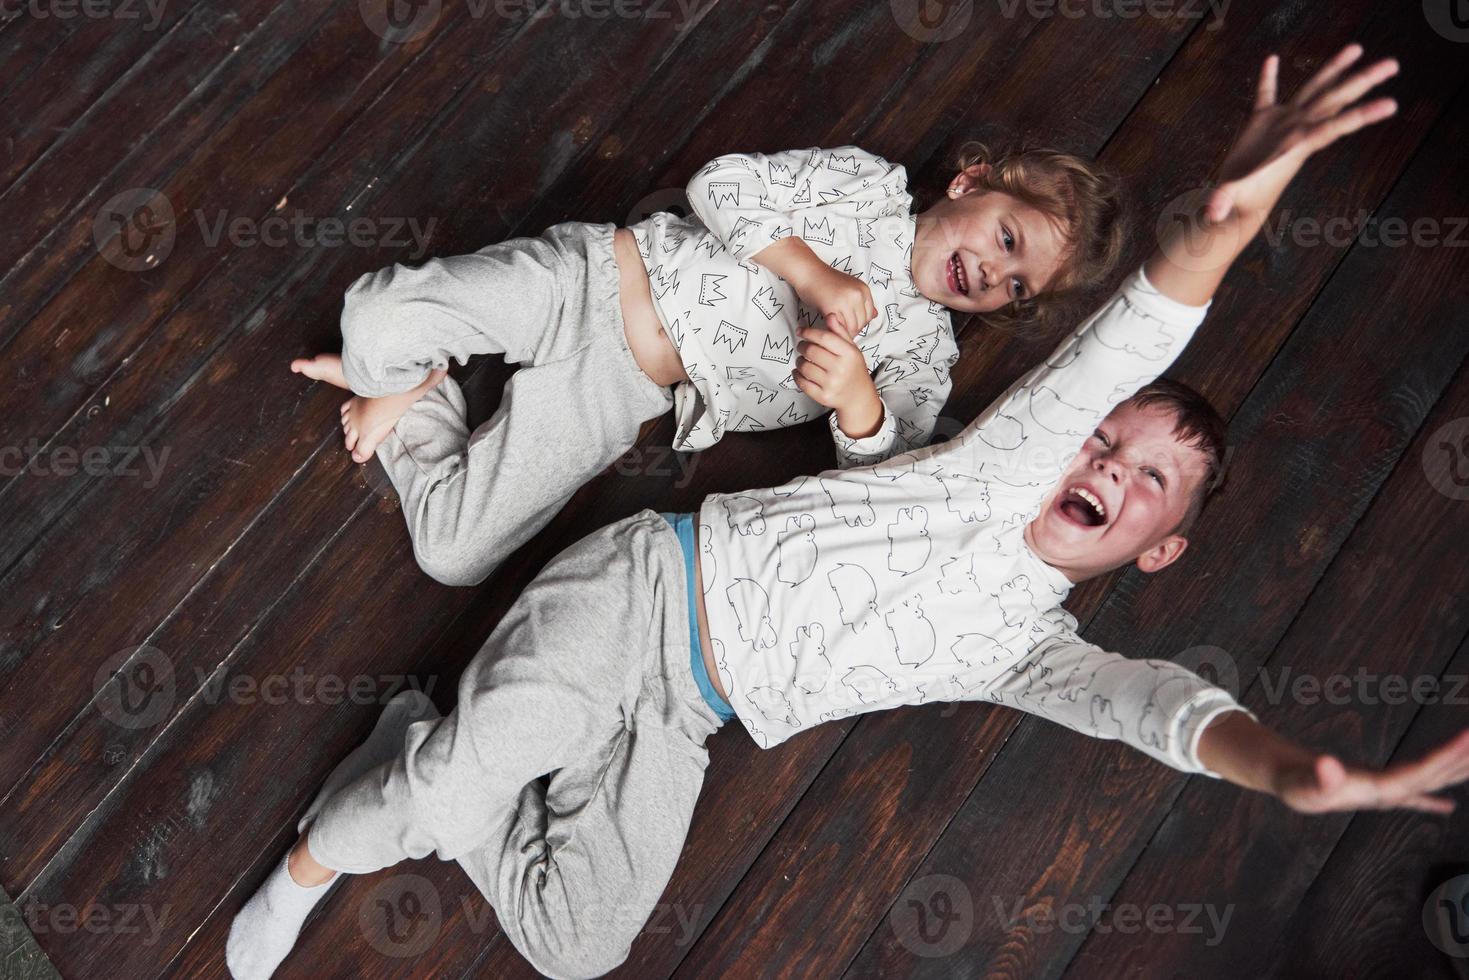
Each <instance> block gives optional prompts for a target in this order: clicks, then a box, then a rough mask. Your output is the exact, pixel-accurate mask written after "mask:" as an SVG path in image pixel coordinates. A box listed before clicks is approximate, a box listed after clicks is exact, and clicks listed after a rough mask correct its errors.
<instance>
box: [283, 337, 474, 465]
mask: <svg viewBox="0 0 1469 980" xmlns="http://www.w3.org/2000/svg"><path fill="white" fill-rule="evenodd" d="M339 363H340V362H339ZM303 373H305V372H303ZM448 373H449V372H448V371H445V370H444V369H442V368H440V369H439V370H437V371H434V372H433V373H432V374H430V375H429V376H428V377H427V378H425V379H424V380H423V383H422V384H420V385H419V386H418V387H417V388H414V389H413V390H411V391H404V392H400V393H399V394H396V395H384V396H383V397H382V398H364V397H362V396H361V395H357V396H356V397H353V398H349V399H347V400H346V401H344V402H342V431H343V432H344V433H345V434H346V437H347V449H348V450H350V451H351V453H352V458H353V459H354V460H356V461H357V462H359V463H365V462H367V461H368V460H369V459H371V458H372V454H373V453H374V452H376V451H377V446H378V443H380V442H382V441H383V440H384V439H386V438H387V437H388V433H389V432H392V431H393V426H395V425H397V424H398V419H400V418H402V417H403V413H404V412H406V411H408V409H409V407H410V406H412V405H413V403H414V402H416V401H418V400H419V399H420V398H422V397H423V396H424V395H426V394H428V392H429V389H431V388H432V387H434V385H436V384H438V383H439V382H440V381H443V380H444V378H445V376H446V375H448ZM322 380H323V381H325V380H328V379H327V378H322Z"/></svg>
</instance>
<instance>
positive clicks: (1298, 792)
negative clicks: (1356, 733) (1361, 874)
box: [1199, 711, 1469, 815]
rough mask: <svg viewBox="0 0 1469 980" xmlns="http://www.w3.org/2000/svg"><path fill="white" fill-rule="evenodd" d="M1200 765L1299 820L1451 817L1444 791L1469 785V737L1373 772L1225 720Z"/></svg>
mask: <svg viewBox="0 0 1469 980" xmlns="http://www.w3.org/2000/svg"><path fill="white" fill-rule="evenodd" d="M1199 758H1200V760H1202V761H1203V762H1204V763H1205V764H1206V765H1208V766H1209V767H1210V768H1211V769H1214V770H1215V771H1216V772H1218V773H1220V774H1221V775H1222V776H1224V777H1225V778H1226V779H1228V780H1230V781H1231V782H1233V783H1235V784H1237V785H1240V786H1244V787H1246V788H1249V789H1257V790H1260V791H1261V792H1265V793H1269V794H1271V795H1272V796H1274V797H1276V798H1277V799H1279V800H1280V801H1281V802H1282V803H1284V804H1285V805H1286V806H1288V807H1290V808H1291V809H1292V810H1295V811H1296V812H1298V813H1334V812H1339V811H1345V810H1392V809H1405V810H1421V811H1423V812H1425V813H1436V814H1440V815H1446V814H1449V813H1452V812H1454V801H1453V800H1452V799H1450V798H1449V797H1446V796H1441V795H1437V794H1438V791H1439V790H1442V789H1445V788H1447V787H1450V786H1454V785H1456V784H1458V783H1462V782H1463V781H1464V780H1465V779H1469V729H1465V730H1463V731H1461V732H1459V734H1458V735H1456V736H1454V737H1453V738H1451V739H1449V740H1448V741H1447V742H1445V743H1444V744H1443V745H1440V746H1439V747H1438V748H1436V749H1434V750H1433V751H1432V752H1429V753H1428V754H1427V755H1425V756H1423V757H1422V758H1420V759H1417V760H1415V761H1413V762H1403V763H1399V764H1397V765H1393V766H1388V767H1387V768H1386V769H1382V770H1375V769H1367V768H1363V767H1359V766H1348V765H1345V764H1343V763H1342V762H1341V760H1340V759H1338V758H1337V757H1336V756H1334V755H1330V754H1328V753H1323V752H1316V751H1313V750H1311V749H1308V748H1305V747H1304V746H1301V745H1298V744H1296V743H1295V742H1293V741H1292V740H1291V739H1289V738H1287V737H1285V736H1284V735H1280V734H1278V733H1277V732H1275V731H1272V730H1271V729H1270V728H1268V727H1266V726H1264V725H1262V724H1260V723H1259V722H1257V721H1255V720H1254V719H1252V718H1250V717H1249V716H1248V715H1246V714H1245V713H1244V712H1240V711H1234V712H1227V713H1225V714H1223V715H1221V716H1220V717H1219V718H1218V719H1216V720H1215V721H1214V722H1213V723H1211V724H1210V725H1209V727H1208V728H1205V729H1204V733H1203V735H1201V736H1200V738H1199Z"/></svg>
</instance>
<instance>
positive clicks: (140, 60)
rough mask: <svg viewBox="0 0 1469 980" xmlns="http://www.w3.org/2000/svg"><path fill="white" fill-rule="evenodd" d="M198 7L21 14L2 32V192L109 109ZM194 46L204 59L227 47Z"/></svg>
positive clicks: (54, 187) (52, 186) (55, 190)
mask: <svg viewBox="0 0 1469 980" xmlns="http://www.w3.org/2000/svg"><path fill="white" fill-rule="evenodd" d="M57 9H63V8H57ZM199 9H200V8H199V3H198V2H197V0H195V2H194V3H178V4H173V3H165V4H156V5H155V7H154V10H153V11H150V10H149V9H148V8H147V6H146V5H144V4H141V3H139V4H136V5H134V4H127V5H123V4H117V5H114V6H113V7H112V8H111V10H112V12H113V16H110V17H88V16H82V15H79V12H78V14H74V15H73V16H69V17H64V18H61V19H58V18H56V17H54V16H50V17H47V18H46V19H45V20H43V21H36V20H35V18H34V17H33V16H31V15H29V14H27V13H22V14H20V15H19V16H18V17H17V18H16V19H17V20H18V21H22V22H24V26H22V24H17V25H16V26H17V27H18V28H21V29H19V30H14V31H7V32H5V33H4V34H0V132H3V133H5V134H6V146H5V150H6V152H5V156H4V158H3V160H0V193H3V192H4V191H5V190H8V189H9V188H10V186H11V185H12V183H13V182H14V181H15V179H16V178H17V177H18V176H19V175H20V174H21V173H23V172H24V171H25V170H26V169H27V168H29V167H30V166H32V165H33V164H35V162H36V161H37V160H38V159H40V158H42V157H43V156H44V155H45V154H46V153H47V152H48V151H49V150H50V149H51V148H53V147H54V146H56V145H57V143H58V142H61V141H64V140H65V139H66V138H67V131H68V130H69V129H71V128H72V127H83V126H86V125H87V124H88V121H89V113H91V112H93V111H94V110H95V109H96V108H97V107H99V106H104V105H106V104H107V102H108V99H107V96H108V94H109V93H111V92H113V91H114V90H115V89H116V88H117V87H118V86H119V85H120V83H121V82H122V80H123V79H124V78H126V77H127V76H128V75H129V74H130V73H146V72H147V71H148V69H149V64H148V63H149V61H150V57H149V52H150V51H151V49H152V48H153V47H154V46H155V45H157V44H162V43H169V42H168V41H166V40H165V39H166V38H167V37H168V35H169V33H170V32H171V31H173V30H175V29H176V28H178V27H180V25H181V24H185V23H193V22H195V21H197V14H198V12H199ZM155 11H156V20H155ZM196 40H197V39H196ZM21 42H24V43H21ZM194 48H195V50H194V54H195V56H196V57H199V58H201V59H203V58H208V57H211V56H217V54H218V52H219V50H220V49H219V48H211V47H210V46H208V45H203V44H195V45H194ZM196 70H197V69H196ZM40 93H44V97H37V96H38V94H40ZM56 176H59V175H54V174H53V177H56ZM48 188H49V189H50V191H51V192H52V193H53V194H55V193H59V192H60V190H61V188H59V187H58V186H57V184H56V183H54V182H53V183H50V184H48Z"/></svg>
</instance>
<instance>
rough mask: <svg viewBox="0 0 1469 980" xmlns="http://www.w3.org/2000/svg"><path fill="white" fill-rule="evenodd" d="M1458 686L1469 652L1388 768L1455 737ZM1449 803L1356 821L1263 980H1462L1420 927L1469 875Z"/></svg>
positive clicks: (1285, 928)
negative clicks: (1443, 809)
mask: <svg viewBox="0 0 1469 980" xmlns="http://www.w3.org/2000/svg"><path fill="white" fill-rule="evenodd" d="M1430 426H1431V423H1430ZM1462 508H1463V504H1462V503H1461V504H1460V509H1462ZM1459 523H1460V524H1462V518H1461V519H1460V521H1459ZM1465 677H1469V642H1466V643H1465V644H1464V645H1462V646H1460V648H1459V651H1458V653H1457V654H1456V655H1455V656H1454V658H1453V660H1452V661H1451V662H1450V663H1449V664H1448V665H1447V667H1446V669H1445V670H1444V672H1443V674H1442V676H1441V677H1440V678H1439V681H1440V687H1439V691H1440V700H1439V701H1438V702H1436V703H1432V704H1428V705H1426V706H1425V707H1424V708H1423V709H1422V710H1421V711H1419V712H1418V714H1417V716H1416V717H1414V718H1413V723H1412V725H1411V727H1409V729H1408V732H1407V734H1406V735H1405V736H1404V738H1403V740H1402V741H1401V742H1400V743H1398V745H1397V746H1396V748H1395V749H1394V751H1393V753H1392V758H1391V760H1390V761H1391V762H1393V763H1398V762H1409V761H1412V760H1414V759H1417V758H1420V757H1421V756H1423V755H1424V754H1426V753H1428V752H1429V751H1431V750H1433V749H1435V748H1437V747H1438V746H1439V745H1441V744H1443V743H1444V742H1445V741H1447V740H1448V739H1450V738H1452V737H1454V736H1455V735H1457V734H1458V733H1459V732H1461V731H1462V730H1463V728H1464V703H1463V700H1462V692H1463V684H1464V678H1465ZM1456 688H1457V689H1458V690H1459V694H1457V695H1456V694H1454V693H1453V692H1454V690H1455V689H1456ZM1448 795H1450V796H1452V797H1453V798H1454V799H1455V801H1456V802H1457V803H1458V804H1459V807H1460V809H1459V811H1458V812H1457V813H1455V815H1454V816H1452V817H1449V818H1447V819H1435V818H1432V817H1427V816H1424V815H1422V814H1416V813H1409V812H1405V811H1391V812H1385V813H1362V814H1359V815H1357V816H1356V817H1354V818H1353V819H1352V821H1351V824H1350V826H1349V827H1348V828H1347V831H1346V833H1344V834H1343V835H1342V837H1341V841H1340V842H1339V843H1338V844H1337V846H1336V847H1335V848H1334V849H1333V850H1332V852H1331V857H1330V858H1329V859H1328V860H1327V862H1326V864H1325V866H1324V867H1323V868H1322V869H1321V873H1320V874H1319V875H1318V876H1317V877H1316V878H1315V879H1314V880H1313V881H1312V882H1311V885H1310V887H1309V888H1308V889H1307V890H1306V892H1305V894H1303V895H1301V896H1299V899H1300V902H1299V905H1297V906H1296V907H1295V908H1294V909H1293V910H1291V911H1290V912H1289V917H1288V919H1287V920H1286V921H1285V922H1282V923H1281V924H1280V925H1279V926H1278V927H1276V928H1275V929H1273V930H1272V931H1273V932H1275V933H1276V934H1277V935H1278V936H1279V938H1278V939H1277V940H1276V942H1275V944H1274V949H1273V950H1272V952H1271V954H1270V955H1269V956H1268V957H1266V958H1264V961H1265V962H1266V963H1267V964H1268V965H1269V970H1268V972H1267V973H1266V974H1262V976H1271V977H1278V978H1288V977H1299V976H1305V975H1308V974H1312V975H1316V976H1338V977H1347V976H1359V977H1421V978H1425V980H1426V978H1442V980H1459V978H1462V976H1463V962H1464V961H1463V958H1462V956H1453V957H1452V958H1451V957H1450V956H1449V955H1447V954H1446V952H1445V951H1443V950H1441V949H1439V948H1437V947H1435V946H1434V945H1433V943H1432V942H1431V941H1430V940H1429V938H1428V934H1427V931H1426V929H1425V927H1424V923H1423V908H1424V905H1425V904H1427V902H1428V900H1429V899H1430V898H1432V897H1434V896H1433V893H1434V892H1435V891H1436V890H1437V889H1438V888H1439V886H1440V885H1442V884H1444V883H1445V882H1447V881H1450V880H1451V879H1453V878H1455V877H1457V876H1459V875H1462V874H1464V873H1466V872H1469V865H1466V864H1465V863H1464V855H1465V853H1469V823H1466V822H1465V821H1464V819H1463V818H1462V817H1461V816H1460V815H1459V814H1460V813H1462V812H1463V807H1464V806H1465V805H1466V804H1469V796H1466V795H1465V792H1464V788H1463V787H1462V786H1460V787H1457V788H1456V789H1454V790H1453V791H1452V792H1450V793H1449V794H1448ZM1459 921H1460V923H1461V924H1462V919H1460V920H1459ZM1262 938H1264V937H1262ZM1455 952H1460V951H1458V950H1455Z"/></svg>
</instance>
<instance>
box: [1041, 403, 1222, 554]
mask: <svg viewBox="0 0 1469 980" xmlns="http://www.w3.org/2000/svg"><path fill="white" fill-rule="evenodd" d="M1174 420H1175V416H1174V414H1173V412H1172V411H1171V410H1170V409H1168V408H1167V407H1165V406H1160V405H1152V406H1149V407H1147V408H1139V407H1137V406H1136V405H1134V404H1132V403H1131V402H1123V403H1122V404H1121V405H1119V406H1117V408H1115V409H1113V410H1112V414H1110V415H1108V416H1107V417H1106V418H1105V419H1103V420H1102V421H1101V423H1100V424H1099V425H1098V426H1097V430H1096V432H1094V433H1093V434H1092V435H1091V436H1090V437H1089V438H1088V439H1087V440H1086V443H1085V444H1084V445H1083V446H1082V448H1081V450H1080V451H1079V452H1078V453H1077V454H1076V458H1075V459H1074V460H1072V462H1071V465H1070V466H1069V467H1067V469H1066V473H1065V475H1064V476H1062V477H1061V480H1060V481H1059V482H1058V483H1057V484H1056V486H1055V487H1054V488H1053V489H1052V490H1051V492H1050V493H1049V494H1048V495H1047V496H1046V499H1045V501H1044V502H1043V503H1042V505H1041V511H1040V514H1039V515H1038V516H1037V517H1036V519H1035V520H1034V521H1032V522H1031V523H1030V524H1029V525H1028V526H1027V527H1026V529H1025V540H1026V543H1027V544H1029V545H1030V547H1031V550H1032V551H1034V552H1035V553H1036V554H1037V555H1038V556H1039V557H1040V558H1041V559H1042V560H1043V561H1045V562H1046V563H1047V564H1049V565H1052V566H1054V567H1056V568H1058V569H1060V570H1061V572H1062V573H1064V574H1065V575H1066V577H1067V578H1069V579H1071V581H1073V582H1081V581H1084V580H1086V579H1088V578H1091V577H1093V576H1095V575H1100V574H1102V573H1103V572H1106V571H1109V570H1111V569H1113V568H1117V567H1119V566H1122V565H1126V564H1127V563H1128V562H1131V561H1136V562H1137V567H1138V568H1140V569H1141V570H1143V571H1145V572H1156V571H1158V570H1159V569H1161V568H1165V567H1167V566H1168V565H1171V564H1172V563H1173V562H1175V561H1177V560H1178V557H1179V556H1180V555H1182V554H1183V550H1184V548H1186V547H1187V546H1188V540H1187V539H1186V538H1184V537H1183V536H1182V535H1179V534H1174V533H1173V529H1174V528H1176V527H1178V525H1179V523H1180V522H1181V521H1182V520H1183V518H1184V515H1185V514H1187V513H1188V509H1189V504H1190V502H1191V501H1192V499H1193V494H1194V491H1195V488H1196V487H1198V485H1199V481H1201V480H1203V479H1204V476H1205V462H1206V461H1205V457H1204V454H1203V453H1202V452H1200V451H1199V450H1197V449H1195V448H1193V447H1191V446H1187V445H1185V444H1183V443H1181V442H1179V441H1178V439H1177V437H1176V436H1174V434H1173V427H1174Z"/></svg>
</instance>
